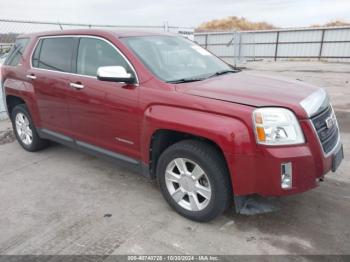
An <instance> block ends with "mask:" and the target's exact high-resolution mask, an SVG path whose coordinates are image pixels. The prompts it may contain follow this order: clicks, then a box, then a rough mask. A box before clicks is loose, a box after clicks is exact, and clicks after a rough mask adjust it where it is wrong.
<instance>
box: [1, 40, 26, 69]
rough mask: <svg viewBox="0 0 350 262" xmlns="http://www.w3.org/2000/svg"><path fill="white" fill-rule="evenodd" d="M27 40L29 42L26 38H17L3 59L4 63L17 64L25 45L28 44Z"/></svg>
mask: <svg viewBox="0 0 350 262" xmlns="http://www.w3.org/2000/svg"><path fill="white" fill-rule="evenodd" d="M28 42H29V39H28V38H19V39H17V40H16V42H15V44H14V45H13V47H12V49H11V51H10V52H9V55H8V57H7V59H6V61H5V65H9V66H17V65H18V64H19V62H20V61H21V57H22V55H23V52H24V50H25V48H26V46H27V45H28Z"/></svg>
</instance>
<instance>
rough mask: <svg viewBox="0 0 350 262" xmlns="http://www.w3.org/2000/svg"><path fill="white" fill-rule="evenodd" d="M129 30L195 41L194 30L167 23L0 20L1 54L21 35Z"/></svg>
mask: <svg viewBox="0 0 350 262" xmlns="http://www.w3.org/2000/svg"><path fill="white" fill-rule="evenodd" d="M92 28H93V29H97V28H99V29H109V30H116V29H128V30H145V31H155V32H172V33H178V34H182V35H184V36H186V37H188V38H191V39H193V31H194V28H191V27H180V26H171V25H169V24H168V23H167V22H165V23H164V24H163V25H154V26H149V25H110V24H105V25H103V24H79V23H60V22H43V21H25V20H10V19H0V54H3V53H6V52H8V51H9V49H10V48H11V46H12V44H13V43H14V41H15V39H16V37H17V36H18V35H19V34H24V33H34V32H40V31H55V30H65V29H92Z"/></svg>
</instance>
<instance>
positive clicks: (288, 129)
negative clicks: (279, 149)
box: [253, 107, 305, 146]
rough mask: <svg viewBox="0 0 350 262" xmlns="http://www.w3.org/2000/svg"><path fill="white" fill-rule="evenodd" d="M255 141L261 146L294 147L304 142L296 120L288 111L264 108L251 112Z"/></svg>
mask: <svg viewBox="0 0 350 262" xmlns="http://www.w3.org/2000/svg"><path fill="white" fill-rule="evenodd" d="M253 123H254V129H255V136H256V141H257V143H258V144H263V145H272V146H273V145H295V144H302V143H304V142H305V139H304V135H303V132H302V131H301V128H300V125H299V122H298V120H297V119H296V117H295V115H294V114H293V113H292V112H291V111H290V110H288V109H284V108H276V107H265V108H259V109H256V110H255V111H254V112H253Z"/></svg>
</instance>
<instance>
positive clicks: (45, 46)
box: [32, 37, 76, 72]
mask: <svg viewBox="0 0 350 262" xmlns="http://www.w3.org/2000/svg"><path fill="white" fill-rule="evenodd" d="M75 40H76V39H74V38H72V37H57V38H56V37H54V38H46V39H41V40H40V41H39V43H38V44H37V46H36V48H35V51H34V54H33V58H32V65H33V67H36V68H42V69H48V70H54V71H60V72H72V57H73V51H74V43H75Z"/></svg>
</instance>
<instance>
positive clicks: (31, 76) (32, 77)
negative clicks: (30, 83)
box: [26, 75, 36, 80]
mask: <svg viewBox="0 0 350 262" xmlns="http://www.w3.org/2000/svg"><path fill="white" fill-rule="evenodd" d="M26 78H28V79H31V80H35V79H36V76H35V75H26Z"/></svg>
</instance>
